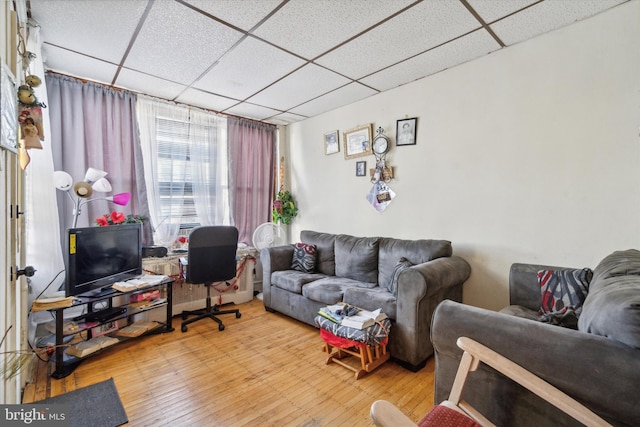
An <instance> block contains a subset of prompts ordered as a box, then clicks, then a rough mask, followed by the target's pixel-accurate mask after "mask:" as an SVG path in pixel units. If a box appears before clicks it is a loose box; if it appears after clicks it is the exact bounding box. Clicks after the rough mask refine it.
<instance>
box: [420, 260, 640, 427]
mask: <svg viewBox="0 0 640 427" xmlns="http://www.w3.org/2000/svg"><path fill="white" fill-rule="evenodd" d="M561 268H562V267H554V266H547V265H536V264H513V265H512V267H511V271H510V279H509V287H510V299H511V306H510V307H508V308H506V309H505V310H503V312H502V313H497V312H493V311H489V310H484V309H481V308H476V307H471V306H467V305H463V304H459V303H457V302H452V301H446V302H444V303H442V304H441V305H440V306H438V308H437V309H436V311H435V313H434V319H433V323H432V331H431V338H432V341H433V345H434V348H435V355H436V383H435V402H440V401H442V400H444V399H445V398H446V397H447V396H448V395H449V392H450V389H451V385H452V383H453V378H454V376H455V373H456V370H457V368H458V364H459V361H460V356H461V351H460V350H459V349H458V347H457V346H456V340H457V338H458V337H460V336H466V337H469V338H472V339H474V340H476V341H478V342H480V343H482V344H484V345H486V346H488V347H490V348H492V349H493V350H495V351H497V352H498V353H501V354H502V355H504V356H505V357H507V358H508V359H511V360H513V361H514V362H516V363H518V364H519V365H521V366H523V367H524V368H525V369H527V370H529V371H531V372H533V373H534V374H535V375H537V376H539V377H541V378H543V379H544V380H545V381H547V382H549V383H551V384H552V385H554V386H556V387H557V388H559V389H560V390H562V391H564V392H565V393H567V394H569V395H570V396H572V397H573V398H575V399H576V400H578V401H580V402H582V403H583V404H584V405H586V406H587V407H588V408H590V409H591V410H593V411H594V412H596V413H597V414H599V415H600V416H601V417H603V418H605V419H606V420H608V421H609V422H610V423H611V424H613V425H615V426H638V425H640V405H638V403H637V402H638V396H637V394H638V384H640V251H637V250H626V251H617V252H614V253H613V254H611V255H609V256H607V257H605V258H604V259H603V260H602V261H601V262H600V263H599V264H598V265H597V266H596V268H594V269H593V278H592V279H591V282H590V284H589V288H588V294H587V296H586V299H585V300H584V304H583V306H582V312H581V314H580V316H579V319H578V323H577V327H578V329H577V330H575V329H570V328H566V327H562V326H557V325H553V324H549V323H543V322H541V321H539V320H538V317H539V316H538V314H537V312H538V310H539V308H540V304H541V292H540V285H539V284H538V280H537V272H538V271H540V270H558V269H561ZM514 314H517V316H514ZM473 375H474V376H475V378H474V377H472V378H474V379H473V380H470V381H468V382H467V384H466V387H465V391H464V394H463V398H464V399H465V400H467V401H468V402H469V403H470V404H471V405H473V406H474V407H476V408H477V409H479V410H480V412H481V413H483V414H484V415H485V416H487V417H488V418H489V419H490V420H491V421H493V422H494V423H495V424H496V425H498V426H513V427H518V426H536V427H537V426H550V425H553V426H574V425H581V424H579V423H577V422H576V421H574V420H572V419H571V418H569V417H567V416H566V415H565V414H563V413H562V412H560V411H559V410H557V409H555V408H554V407H552V406H551V405H549V404H547V403H546V402H544V401H542V400H541V399H539V398H537V397H536V396H534V395H532V394H531V393H529V392H527V391H526V390H524V389H522V388H521V387H520V386H518V385H516V384H515V383H513V382H511V381H509V380H507V379H505V378H504V377H503V376H501V375H499V374H497V373H496V372H495V371H493V370H492V369H490V368H487V367H486V366H481V367H480V368H479V369H478V371H477V373H474V374H473Z"/></svg>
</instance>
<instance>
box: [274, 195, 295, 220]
mask: <svg viewBox="0 0 640 427" xmlns="http://www.w3.org/2000/svg"><path fill="white" fill-rule="evenodd" d="M271 214H272V218H273V222H274V223H276V224H277V223H279V222H282V223H283V224H291V220H292V219H293V218H295V217H296V216H297V215H298V208H297V207H296V204H295V203H294V201H293V196H292V195H291V193H290V192H289V191H287V190H283V189H281V190H280V191H279V192H278V194H277V195H276V199H275V200H274V201H273V210H272V211H271Z"/></svg>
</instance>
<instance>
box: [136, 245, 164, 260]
mask: <svg viewBox="0 0 640 427" xmlns="http://www.w3.org/2000/svg"><path fill="white" fill-rule="evenodd" d="M166 256H167V248H165V247H164V246H143V247H142V258H149V257H156V258H162V257H166Z"/></svg>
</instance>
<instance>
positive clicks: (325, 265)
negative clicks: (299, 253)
mask: <svg viewBox="0 0 640 427" xmlns="http://www.w3.org/2000/svg"><path fill="white" fill-rule="evenodd" d="M300 240H301V241H302V242H304V243H309V244H313V245H316V248H317V255H316V271H317V272H318V273H322V274H326V275H327V276H335V274H336V261H335V240H336V235H335V234H329V233H319V232H317V231H311V230H303V231H302V232H300Z"/></svg>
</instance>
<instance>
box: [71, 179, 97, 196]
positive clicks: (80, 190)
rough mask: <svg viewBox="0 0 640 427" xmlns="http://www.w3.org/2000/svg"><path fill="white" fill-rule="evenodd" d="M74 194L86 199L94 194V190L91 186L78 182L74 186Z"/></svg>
mask: <svg viewBox="0 0 640 427" xmlns="http://www.w3.org/2000/svg"><path fill="white" fill-rule="evenodd" d="M73 192H74V193H76V196H78V197H80V198H83V199H86V198H87V197H91V195H92V194H93V188H91V184H89V183H87V182H84V181H78V182H76V183H75V184H73Z"/></svg>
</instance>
